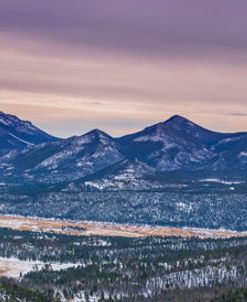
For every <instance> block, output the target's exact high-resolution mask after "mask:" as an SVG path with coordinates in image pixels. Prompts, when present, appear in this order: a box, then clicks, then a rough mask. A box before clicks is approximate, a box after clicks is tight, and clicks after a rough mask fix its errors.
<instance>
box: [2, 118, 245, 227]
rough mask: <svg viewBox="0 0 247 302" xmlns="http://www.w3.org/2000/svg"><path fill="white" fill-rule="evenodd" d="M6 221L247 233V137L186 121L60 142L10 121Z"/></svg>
mask: <svg viewBox="0 0 247 302" xmlns="http://www.w3.org/2000/svg"><path fill="white" fill-rule="evenodd" d="M0 117H1V119H0V121H1V122H0V133H1V135H2V140H1V144H0V154H1V156H0V179H1V181H0V198H1V204H0V213H2V214H17V215H19V214H21V215H36V216H45V217H56V218H68V219H79V220H80V219H86V220H95V221H102V220H104V221H109V222H120V223H126V222H127V223H137V224H138V223H141V224H145V223H148V224H158V225H169V226H189V227H207V228H220V227H224V228H228V229H233V230H246V229H247V224H246V219H245V217H246V216H247V207H246V202H247V201H246V200H247V197H246V196H247V169H246V168H247V133H244V132H243V133H218V132H214V131H210V130H207V129H205V128H202V127H201V126H198V125H196V124H195V123H193V122H191V121H189V120H188V119H186V118H184V117H181V116H177V115H176V116H173V117H171V118H170V119H169V120H167V121H165V122H160V123H157V124H155V125H152V126H149V127H147V128H145V129H143V130H141V131H139V132H137V133H134V134H131V135H127V136H123V137H120V138H114V137H111V136H110V135H108V134H107V133H105V132H103V131H101V130H98V129H94V130H92V131H90V132H88V133H86V134H84V135H81V136H73V137H70V138H67V139H59V138H54V137H52V136H49V135H48V134H46V133H45V132H43V131H41V130H39V129H38V128H36V127H35V126H33V125H32V124H31V123H30V122H26V121H22V120H20V119H18V118H17V117H14V116H10V115H7V114H3V113H1V115H0Z"/></svg>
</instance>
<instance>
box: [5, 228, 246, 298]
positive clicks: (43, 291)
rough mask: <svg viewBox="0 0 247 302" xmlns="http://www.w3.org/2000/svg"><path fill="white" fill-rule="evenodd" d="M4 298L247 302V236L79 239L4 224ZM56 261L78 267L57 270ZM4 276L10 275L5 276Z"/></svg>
mask: <svg viewBox="0 0 247 302" xmlns="http://www.w3.org/2000/svg"><path fill="white" fill-rule="evenodd" d="M0 257H1V261H2V260H3V259H6V258H10V259H19V260H22V261H27V262H28V261H40V262H41V263H43V266H42V268H38V267H37V266H34V267H33V269H32V270H31V271H30V272H28V273H26V274H23V273H22V272H20V274H19V277H18V278H15V279H13V278H7V277H8V274H7V273H5V274H4V273H2V272H1V274H2V275H3V277H2V278H1V281H0V298H1V299H0V301H35V302H36V301H37V302H39V301H46V302H48V301H51V302H57V301H86V302H87V301H88V302H89V301H90V302H92V301H126V302H127V301H140V302H141V301H143V302H144V301H185V302H186V301H188V302H189V301H190V302H191V301H210V302H216V301H246V300H247V274H246V272H247V239H246V238H231V239H204V240H202V239H198V238H190V239H185V238H159V237H147V238H119V237H78V236H75V237H73V236H67V235H57V234H46V233H40V232H23V231H22V232H21V231H12V230H9V229H0ZM54 263H61V264H65V263H66V264H68V263H71V264H73V267H70V268H67V269H62V270H60V271H58V270H53V268H52V265H53V264H54ZM4 275H5V276H4Z"/></svg>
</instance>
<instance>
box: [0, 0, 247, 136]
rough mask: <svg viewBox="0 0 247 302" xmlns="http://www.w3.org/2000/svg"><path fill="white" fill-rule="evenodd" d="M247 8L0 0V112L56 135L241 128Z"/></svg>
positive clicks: (240, 4)
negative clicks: (175, 121)
mask: <svg viewBox="0 0 247 302" xmlns="http://www.w3.org/2000/svg"><path fill="white" fill-rule="evenodd" d="M246 12H247V1H246V0H236V1H232V0H207V1H203V0H183V1H182V0H152V1H150V0H124V1H121V0H120V1H117V0H105V1H99V0H73V1H70V0H52V1H50V0H37V1H34V0H21V1H20V0H0V70H1V73H0V110H2V111H5V112H9V113H13V114H17V115H18V116H20V117H21V118H24V119H29V120H32V121H33V122H34V123H35V124H36V125H38V126H40V127H42V128H43V129H45V130H47V131H49V132H50V133H52V134H55V135H59V136H63V137H65V136H69V135H72V134H82V133H84V132H86V131H88V130H90V129H92V128H101V129H102V130H105V131H107V132H109V134H112V135H115V136H117V135H121V134H124V133H130V132H133V131H135V130H138V129H140V128H143V127H144V126H146V125H149V124H152V123H155V122H159V121H163V120H165V119H167V118H168V117H169V116H171V115H173V114H180V115H184V116H186V117H188V118H190V119H192V120H194V121H195V122H197V123H201V124H202V125H204V126H206V127H208V128H212V129H216V130H220V131H237V130H247V34H246V32H247V18H246Z"/></svg>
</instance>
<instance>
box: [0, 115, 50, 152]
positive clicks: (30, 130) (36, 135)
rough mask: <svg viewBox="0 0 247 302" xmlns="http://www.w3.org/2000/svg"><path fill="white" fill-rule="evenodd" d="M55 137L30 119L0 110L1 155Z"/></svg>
mask: <svg viewBox="0 0 247 302" xmlns="http://www.w3.org/2000/svg"><path fill="white" fill-rule="evenodd" d="M55 139H56V138H55V137H53V136H51V135H49V134H47V133H45V132H44V131H42V130H40V129H38V128H37V127H35V126H34V125H33V124H32V123H31V122H29V121H23V120H20V119H19V118H18V117H16V116H14V115H10V114H5V113H3V112H0V155H4V154H6V153H8V152H9V151H12V150H22V149H24V148H26V147H30V146H34V145H36V144H40V143H45V142H51V141H53V140H55Z"/></svg>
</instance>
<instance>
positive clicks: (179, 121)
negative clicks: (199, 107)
mask: <svg viewBox="0 0 247 302" xmlns="http://www.w3.org/2000/svg"><path fill="white" fill-rule="evenodd" d="M163 124H165V125H167V126H172V125H185V124H186V125H188V126H194V125H196V124H195V123H193V122H192V121H190V120H189V119H187V118H186V117H183V116H181V115H173V116H172V117H170V118H169V119H168V120H166V121H165V122H164V123H163Z"/></svg>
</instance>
